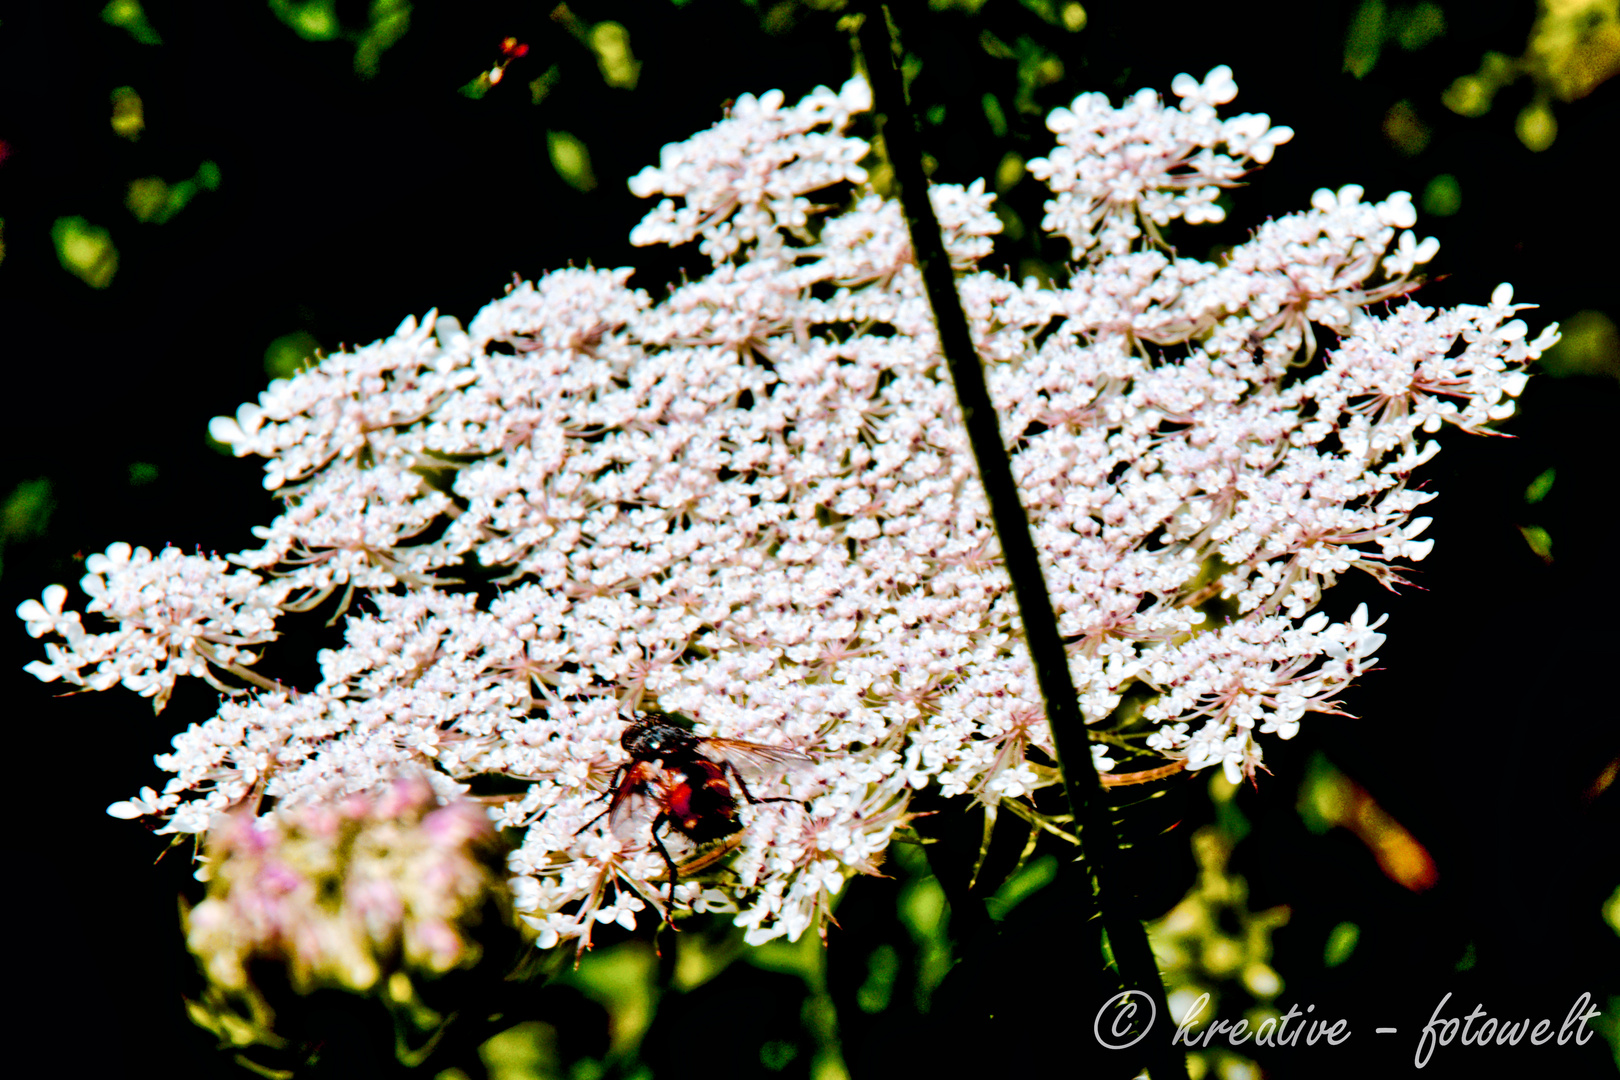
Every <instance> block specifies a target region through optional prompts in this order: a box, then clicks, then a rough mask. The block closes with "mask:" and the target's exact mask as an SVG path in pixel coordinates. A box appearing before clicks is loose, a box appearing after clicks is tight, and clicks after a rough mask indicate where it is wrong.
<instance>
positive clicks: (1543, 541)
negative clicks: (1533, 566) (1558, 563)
mask: <svg viewBox="0 0 1620 1080" xmlns="http://www.w3.org/2000/svg"><path fill="white" fill-rule="evenodd" d="M1519 534H1520V535H1521V536H1523V537H1524V542H1525V543H1526V544H1529V545H1530V550H1531V551H1533V552H1535V553H1536V557H1537V558H1539V559H1540V560H1541V561H1542V562H1544V563H1550V562H1552V561H1553V556H1552V534H1550V533H1548V532H1547V530H1546V529H1543V528H1542V527H1541V526H1540V525H1520V526H1519Z"/></svg>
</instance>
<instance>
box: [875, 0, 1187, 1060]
mask: <svg viewBox="0 0 1620 1080" xmlns="http://www.w3.org/2000/svg"><path fill="white" fill-rule="evenodd" d="M857 9H858V10H859V11H861V12H862V14H863V15H864V18H863V19H862V22H861V27H860V30H859V36H860V45H861V52H862V54H863V55H864V57H865V60H866V68H867V77H868V78H869V79H870V80H871V84H872V97H873V102H874V108H875V111H876V113H877V122H878V124H879V125H880V131H881V132H882V135H883V138H884V141H885V142H886V144H887V147H888V151H889V154H888V156H889V161H890V164H891V165H892V166H893V169H894V180H895V187H896V189H897V194H898V196H899V199H900V205H901V207H902V209H903V210H904V211H905V215H906V224H907V226H908V227H909V230H910V234H911V246H912V250H913V252H915V255H916V261H917V268H918V270H919V271H920V272H921V274H922V279H923V285H924V288H925V290H926V292H927V295H928V302H929V304H930V305H931V306H932V308H933V311H934V321H935V324H936V326H937V327H938V330H939V344H940V351H941V352H943V353H944V355H945V361H946V363H947V365H948V366H949V367H950V372H951V380H952V382H953V383H954V384H955V386H956V397H957V401H958V402H959V403H960V405H961V408H962V419H963V422H964V423H965V424H966V426H967V431H968V438H969V440H970V441H971V443H972V445H973V456H974V458H975V459H976V460H977V462H978V466H979V478H980V480H981V481H982V483H983V484H984V491H985V495H986V497H987V498H988V500H989V503H990V512H991V516H992V518H993V519H994V522H995V528H996V536H997V538H998V539H999V540H1000V541H1001V551H1002V555H1003V557H1004V559H1005V562H1006V566H1007V573H1008V576H1010V577H1011V578H1012V583H1013V593H1014V595H1015V596H1016V597H1017V600H1018V612H1019V617H1020V619H1021V620H1022V621H1023V624H1024V638H1025V641H1026V643H1027V645H1028V647H1029V655H1030V660H1031V661H1032V663H1033V664H1034V666H1035V676H1036V680H1037V682H1038V683H1039V684H1040V688H1041V696H1042V698H1043V699H1044V700H1045V704H1046V716H1047V722H1048V724H1049V725H1050V726H1051V730H1052V742H1053V745H1054V747H1055V748H1056V750H1057V758H1058V768H1059V770H1060V771H1061V772H1062V774H1063V787H1064V790H1065V792H1066V793H1067V795H1068V799H1069V805H1070V808H1071V809H1072V810H1073V813H1074V819H1075V821H1076V822H1080V823H1082V826H1083V827H1082V828H1081V829H1080V837H1081V851H1082V853H1083V859H1084V862H1085V866H1086V870H1087V873H1088V874H1089V875H1090V877H1091V879H1092V886H1093V889H1094V890H1095V895H1096V904H1097V906H1098V908H1099V909H1100V912H1101V915H1102V924H1103V929H1104V932H1105V933H1106V934H1107V935H1108V943H1109V946H1110V948H1111V950H1112V952H1113V956H1114V960H1115V962H1116V963H1117V965H1118V969H1119V974H1120V977H1121V978H1122V979H1123V980H1124V983H1125V985H1126V986H1127V987H1128V988H1130V989H1133V990H1136V991H1139V992H1141V993H1144V994H1147V995H1148V996H1149V997H1150V998H1151V999H1152V1000H1153V1003H1154V1005H1155V1006H1156V1008H1157V1010H1158V1014H1159V1015H1160V1016H1161V1017H1163V1018H1164V1019H1165V1020H1168V1019H1169V1016H1170V1012H1169V1007H1168V1005H1167V1004H1166V1002H1165V994H1164V982H1163V980H1162V979H1161V978H1160V977H1159V969H1158V965H1157V964H1156V963H1155V961H1154V958H1153V950H1152V948H1151V947H1150V946H1149V944H1148V939H1147V932H1146V931H1145V930H1144V929H1143V926H1142V923H1141V921H1140V920H1138V919H1137V917H1136V915H1135V913H1134V912H1133V911H1132V903H1131V891H1130V889H1129V888H1128V886H1126V885H1125V883H1124V882H1123V881H1121V880H1120V873H1119V871H1118V869H1117V866H1118V838H1117V837H1116V835H1115V833H1114V827H1113V822H1112V821H1111V820H1110V815H1109V809H1108V805H1107V803H1106V802H1105V801H1104V800H1103V790H1102V784H1101V781H1100V780H1099V779H1098V775H1097V769H1096V767H1095V766H1094V765H1093V764H1092V760H1091V746H1090V740H1089V738H1088V736H1087V733H1086V727H1085V717H1084V716H1083V715H1082V713H1081V711H1080V702H1079V696H1078V695H1077V694H1076V692H1075V688H1074V682H1073V680H1072V678H1071V677H1070V674H1069V663H1068V654H1067V652H1066V651H1065V649H1064V647H1063V638H1062V636H1061V635H1060V634H1059V632H1058V627H1057V618H1056V616H1055V614H1054V613H1053V610H1052V598H1051V595H1050V594H1049V593H1048V592H1047V589H1046V581H1045V578H1044V577H1043V576H1042V573H1041V565H1040V560H1039V557H1038V555H1037V553H1036V550H1035V543H1034V540H1033V538H1032V537H1031V536H1030V529H1029V519H1028V518H1027V517H1026V516H1025V513H1024V508H1023V505H1022V504H1021V503H1020V501H1019V497H1018V487H1017V484H1016V483H1015V482H1014V480H1013V476H1012V466H1011V463H1010V462H1009V461H1008V458H1007V451H1006V447H1005V446H1004V444H1003V443H1002V441H1001V428H1000V424H999V422H998V421H997V418H996V413H995V410H994V408H993V406H992V405H991V401H990V392H989V389H988V387H987V386H986V384H985V379H984V371H983V369H982V368H981V366H980V363H979V355H978V351H977V350H976V349H975V348H974V345H973V337H972V332H971V330H970V329H969V327H968V321H967V315H966V313H965V312H964V311H963V310H962V301H961V298H960V297H959V296H958V295H957V292H956V282H955V277H954V274H953V272H952V270H951V264H950V259H949V257H948V256H947V255H946V252H945V244H944V241H943V240H942V238H941V236H940V229H939V221H938V219H937V218H936V217H935V215H934V209H933V206H932V204H931V203H930V202H929V199H928V180H927V177H926V176H925V175H924V174H923V168H922V147H921V142H920V139H919V136H918V132H917V121H916V117H915V115H914V114H913V113H912V111H911V109H910V106H909V105H908V104H907V102H906V92H905V85H904V82H903V81H902V78H901V75H900V72H899V70H898V68H897V67H896V65H895V49H894V41H893V37H892V36H891V33H890V27H889V22H890V19H891V18H892V16H891V15H890V13H889V11H888V10H887V5H885V4H882V3H881V2H879V0H860V2H859V3H858V5H857ZM1085 899H1086V900H1087V901H1090V900H1091V897H1086V898H1085ZM1075 1004H1076V1007H1077V1008H1078V1009H1079V1010H1080V1011H1081V1013H1082V1014H1088V1013H1089V1010H1091V1009H1094V1008H1095V1007H1096V1005H1097V1004H1099V1003H1098V1002H1087V1001H1080V1002H1076V1003H1075ZM1088 1024H1089V1020H1088ZM1140 1045H1141V1046H1142V1047H1143V1053H1144V1056H1145V1058H1146V1060H1147V1063H1148V1064H1149V1065H1150V1067H1151V1069H1152V1074H1153V1076H1154V1077H1155V1080H1163V1078H1167V1077H1170V1076H1186V1075H1187V1073H1186V1061H1185V1058H1183V1057H1181V1056H1180V1055H1179V1054H1177V1053H1176V1051H1175V1048H1174V1047H1173V1046H1172V1045H1171V1043H1170V1040H1169V1039H1168V1038H1165V1037H1164V1035H1163V1031H1162V1030H1161V1031H1159V1032H1155V1033H1151V1034H1150V1035H1149V1037H1148V1038H1147V1039H1145V1040H1143V1042H1142V1043H1141V1044H1140Z"/></svg>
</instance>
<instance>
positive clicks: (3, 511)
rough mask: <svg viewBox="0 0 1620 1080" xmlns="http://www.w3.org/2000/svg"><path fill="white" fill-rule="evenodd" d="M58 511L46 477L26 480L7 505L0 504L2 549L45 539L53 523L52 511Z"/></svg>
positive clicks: (15, 490)
mask: <svg viewBox="0 0 1620 1080" xmlns="http://www.w3.org/2000/svg"><path fill="white" fill-rule="evenodd" d="M55 509H56V499H55V497H54V496H53V495H52V494H51V482H50V480H48V479H46V478H45V477H43V476H42V477H40V478H39V479H37V480H24V481H23V482H22V483H20V484H18V485H17V486H16V487H14V488H12V489H11V494H9V495H7V496H6V501H5V502H4V503H0V546H3V545H4V544H5V543H6V542H9V541H17V540H33V539H35V538H36V537H40V536H43V535H45V530H46V528H48V527H49V526H50V523H51V511H53V510H55Z"/></svg>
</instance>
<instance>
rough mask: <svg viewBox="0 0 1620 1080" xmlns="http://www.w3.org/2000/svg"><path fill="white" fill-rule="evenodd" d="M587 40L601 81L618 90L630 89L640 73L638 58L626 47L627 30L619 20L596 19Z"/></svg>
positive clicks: (627, 44)
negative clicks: (593, 54) (598, 20)
mask: <svg viewBox="0 0 1620 1080" xmlns="http://www.w3.org/2000/svg"><path fill="white" fill-rule="evenodd" d="M589 44H590V47H591V52H593V53H595V54H596V66H597V68H598V70H600V71H601V72H602V79H603V81H604V82H606V83H607V84H608V85H609V86H612V87H616V88H618V89H620V90H634V89H635V86H636V81H637V80H638V79H639V78H640V77H641V61H640V60H637V59H636V57H635V54H634V53H632V52H631V51H630V31H628V30H626V29H625V28H624V26H623V24H621V23H616V22H599V23H597V24H596V25H595V26H593V27H591V31H590V37H589Z"/></svg>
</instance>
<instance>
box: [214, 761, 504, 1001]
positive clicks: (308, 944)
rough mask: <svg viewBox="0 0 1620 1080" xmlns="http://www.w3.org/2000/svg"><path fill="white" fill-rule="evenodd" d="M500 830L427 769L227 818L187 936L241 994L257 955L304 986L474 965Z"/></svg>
mask: <svg viewBox="0 0 1620 1080" xmlns="http://www.w3.org/2000/svg"><path fill="white" fill-rule="evenodd" d="M494 839H495V830H494V827H493V826H492V825H491V824H490V821H489V817H488V815H487V814H486V813H485V812H484V810H483V808H482V807H480V806H478V805H476V804H474V803H470V802H466V801H459V802H453V803H450V804H448V805H445V806H440V805H438V802H437V799H436V798H435V797H434V794H433V789H432V787H431V786H430V785H429V784H428V783H427V781H426V780H423V779H420V778H415V779H410V780H400V781H397V782H396V783H394V784H392V785H390V786H389V787H387V788H385V789H382V790H381V791H380V792H377V793H355V794H350V795H346V796H342V797H340V798H338V799H336V800H334V801H332V802H320V803H315V802H311V803H306V804H304V805H303V806H300V807H297V808H295V809H292V810H287V811H278V812H275V813H271V814H267V815H265V816H262V817H254V816H253V815H252V814H250V813H247V812H242V811H239V812H236V813H233V814H229V815H222V816H221V817H220V818H219V819H217V820H216V821H215V823H214V827H213V828H212V829H210V830H209V833H208V847H207V856H206V860H205V863H204V872H205V874H206V876H207V881H208V896H207V898H206V899H205V900H203V901H202V902H201V903H199V904H198V905H197V906H196V907H195V908H192V909H191V912H190V914H189V915H188V917H187V919H186V943H187V944H188V945H189V946H190V948H191V951H192V952H193V953H194V954H196V956H197V958H198V960H199V961H200V962H201V963H202V965H203V969H204V971H205V972H206V974H207V976H208V978H209V980H210V981H211V982H212V983H213V984H214V985H215V986H217V987H220V988H222V989H224V990H228V991H245V990H249V988H250V980H249V975H250V973H249V969H248V965H249V964H250V962H252V961H270V962H274V963H278V964H281V965H284V966H285V970H286V972H287V976H288V978H289V980H290V981H291V983H292V985H293V987H294V988H295V989H297V990H298V991H299V992H300V993H305V992H308V991H309V990H312V989H315V988H317V987H323V986H333V987H340V988H343V989H348V990H355V991H367V990H370V989H372V988H373V987H374V986H376V985H377V983H378V980H379V979H381V978H383V977H384V976H385V975H387V974H389V973H391V972H393V971H400V970H403V971H407V972H418V973H426V974H430V975H438V974H443V973H444V972H446V971H449V970H451V969H452V968H456V967H467V966H470V965H471V964H473V963H474V962H476V961H477V959H478V956H479V946H478V945H477V943H476V942H473V941H471V940H469V938H468V936H467V932H468V930H469V928H470V926H471V924H473V923H475V922H476V921H477V920H478V918H479V917H480V914H481V912H482V909H483V907H484V904H485V902H486V900H488V899H489V898H490V897H491V895H493V890H494V889H496V888H497V887H498V886H499V879H498V877H497V876H496V868H495V867H492V866H491V865H490V857H489V853H490V850H491V848H492V846H493V841H494Z"/></svg>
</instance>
